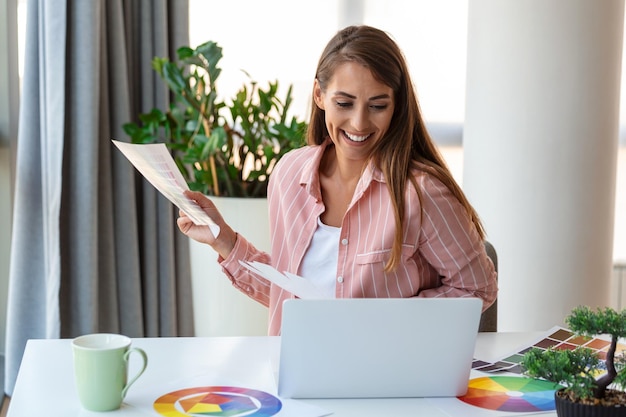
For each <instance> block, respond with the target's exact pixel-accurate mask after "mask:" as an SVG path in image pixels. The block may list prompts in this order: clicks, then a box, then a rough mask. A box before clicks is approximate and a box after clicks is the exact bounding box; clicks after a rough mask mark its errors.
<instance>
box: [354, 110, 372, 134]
mask: <svg viewBox="0 0 626 417" xmlns="http://www.w3.org/2000/svg"><path fill="white" fill-rule="evenodd" d="M368 125H369V114H368V112H367V109H356V110H355V111H354V114H353V115H352V127H353V128H354V130H356V131H357V132H362V131H365V130H366V128H367V127H368Z"/></svg>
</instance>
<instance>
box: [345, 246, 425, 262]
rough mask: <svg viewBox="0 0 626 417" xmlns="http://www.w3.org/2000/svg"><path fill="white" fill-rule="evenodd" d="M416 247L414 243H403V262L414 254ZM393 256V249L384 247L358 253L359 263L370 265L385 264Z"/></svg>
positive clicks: (357, 260) (357, 259)
mask: <svg viewBox="0 0 626 417" xmlns="http://www.w3.org/2000/svg"><path fill="white" fill-rule="evenodd" d="M414 252H415V247H414V246H413V245H402V260H401V261H402V262H407V260H408V259H409V258H411V257H412V256H413V254H414ZM390 257H391V249H382V250H379V251H373V252H367V253H359V254H357V255H356V260H355V262H356V264H357V265H369V264H376V263H381V264H385V263H386V262H387V261H388V260H389V258H390Z"/></svg>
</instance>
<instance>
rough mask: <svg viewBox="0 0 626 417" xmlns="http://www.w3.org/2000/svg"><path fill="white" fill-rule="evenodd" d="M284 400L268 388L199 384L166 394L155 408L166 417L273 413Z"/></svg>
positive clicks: (265, 415)
mask: <svg viewBox="0 0 626 417" xmlns="http://www.w3.org/2000/svg"><path fill="white" fill-rule="evenodd" d="M281 408H282V403H281V402H280V400H279V399H278V398H276V397H275V396H273V395H271V394H268V393H267V392H263V391H257V390H252V389H248V388H240V387H219V386H218V387H196V388H187V389H182V390H178V391H174V392H170V393H168V394H165V395H163V396H161V397H159V398H157V400H156V401H155V402H154V410H155V411H156V412H157V413H159V414H160V415H162V416H165V417H181V416H182V417H186V416H196V417H197V416H212V417H237V416H250V417H252V416H253V417H270V416H273V415H275V414H276V413H278V412H279V411H280V409H281Z"/></svg>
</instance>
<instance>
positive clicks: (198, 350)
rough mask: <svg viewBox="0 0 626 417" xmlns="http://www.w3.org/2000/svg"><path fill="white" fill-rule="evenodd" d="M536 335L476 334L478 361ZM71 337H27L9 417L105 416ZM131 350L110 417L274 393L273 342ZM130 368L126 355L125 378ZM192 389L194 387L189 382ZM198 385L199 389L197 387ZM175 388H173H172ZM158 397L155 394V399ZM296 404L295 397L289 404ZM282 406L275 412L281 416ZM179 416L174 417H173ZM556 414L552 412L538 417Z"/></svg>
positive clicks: (189, 341) (368, 407) (369, 407)
mask: <svg viewBox="0 0 626 417" xmlns="http://www.w3.org/2000/svg"><path fill="white" fill-rule="evenodd" d="M535 335H536V334H535V333H481V334H479V336H478V339H477V342H476V350H475V357H478V358H497V357H498V356H501V355H505V354H507V353H509V352H510V351H511V350H513V349H515V348H517V347H519V346H520V345H522V344H524V343H526V342H529V341H530V340H531V339H532V338H533V337H534V336H535ZM70 344H71V341H70V340H69V339H55V340H29V341H28V343H27V345H26V349H25V352H24V357H23V360H22V365H21V368H20V371H19V375H18V378H17V381H16V386H15V390H14V393H13V396H12V398H11V402H10V405H9V410H8V414H7V417H23V416H37V415H45V416H48V417H56V416H58V417H74V416H81V417H85V416H102V415H103V414H102V413H90V412H88V411H85V410H83V409H82V408H81V406H80V404H79V402H78V397H77V393H76V389H75V386H74V379H73V368H72V352H71V345H70ZM133 346H136V347H141V348H143V349H144V350H145V351H146V352H147V354H148V357H149V359H148V367H147V369H146V372H145V373H144V375H142V376H141V377H140V378H139V379H138V380H137V382H136V383H135V385H133V386H132V387H131V388H130V389H129V391H128V395H127V397H126V399H125V401H124V404H123V406H122V408H121V409H120V410H117V411H113V412H109V413H107V415H110V416H111V417H112V416H118V415H119V416H149V415H151V416H153V417H158V416H159V414H158V413H157V412H155V411H154V410H153V409H152V406H153V403H154V400H155V399H156V398H158V397H159V395H163V394H166V393H168V392H171V391H172V390H176V389H180V387H181V382H182V381H184V384H187V385H186V386H207V384H209V385H208V386H223V385H231V386H248V385H241V384H249V383H250V382H249V381H251V378H254V383H255V384H256V385H255V389H259V390H265V391H266V392H269V393H271V394H275V393H276V388H275V371H276V369H277V367H278V365H277V364H278V352H279V349H280V340H279V338H278V337H224V338H221V337H217V338H200V337H198V338H144V339H133ZM134 370H135V367H134V365H133V360H132V357H131V366H130V373H131V374H133V372H134ZM189 384H191V385H189ZM198 384H203V385H198ZM175 387H178V388H175ZM155 393H158V394H155ZM292 401H293V400H292ZM298 403H299V404H302V405H304V406H313V407H315V406H316V407H319V408H320V409H322V410H325V411H328V412H332V415H333V416H337V417H352V416H354V417H356V416H358V417H368V416H382V415H393V416H398V417H401V416H411V417H414V416H416V415H428V416H429V417H449V416H448V415H447V414H446V413H444V412H443V411H442V410H441V409H440V408H438V407H436V406H435V405H434V404H432V403H431V402H430V401H429V400H428V399H425V398H401V399H370V400H359V399H332V400H331V399H328V400H321V399H319V400H303V401H299V402H298ZM283 411H287V408H283V410H282V411H281V413H280V414H279V415H283ZM175 415H184V414H182V413H178V414H177V413H173V414H171V416H172V417H173V416H175ZM542 415H548V416H550V415H556V414H550V413H549V414H542Z"/></svg>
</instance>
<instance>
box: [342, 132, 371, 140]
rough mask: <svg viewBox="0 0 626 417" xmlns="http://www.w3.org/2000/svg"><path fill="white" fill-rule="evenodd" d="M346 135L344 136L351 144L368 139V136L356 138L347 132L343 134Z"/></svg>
mask: <svg viewBox="0 0 626 417" xmlns="http://www.w3.org/2000/svg"><path fill="white" fill-rule="evenodd" d="M344 133H345V134H346V136H347V137H348V138H349V139H350V140H351V141H353V142H363V141H364V140H365V139H367V138H369V137H370V135H365V136H356V135H351V134H350V133H348V132H344Z"/></svg>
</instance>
